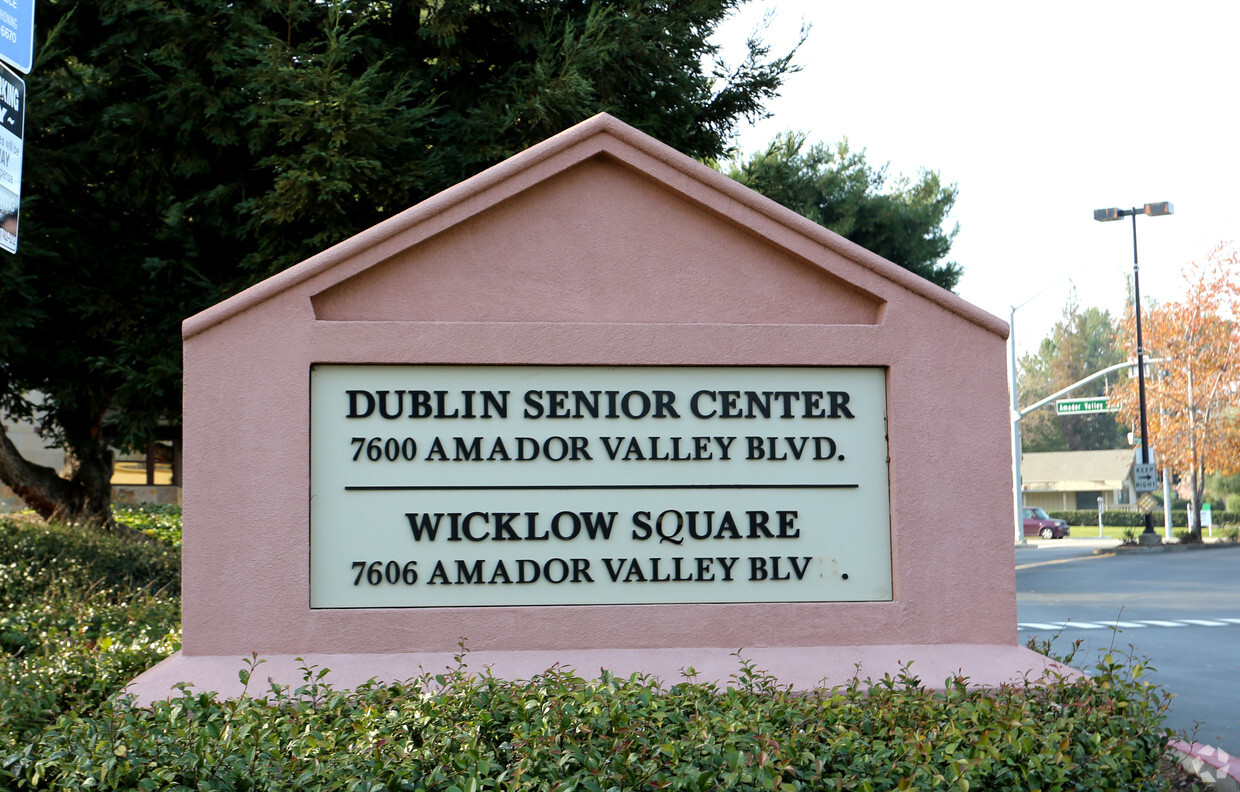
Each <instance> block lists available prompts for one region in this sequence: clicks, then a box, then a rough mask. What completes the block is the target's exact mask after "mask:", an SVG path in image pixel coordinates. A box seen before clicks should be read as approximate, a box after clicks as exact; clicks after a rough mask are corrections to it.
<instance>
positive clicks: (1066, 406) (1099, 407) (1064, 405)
mask: <svg viewBox="0 0 1240 792" xmlns="http://www.w3.org/2000/svg"><path fill="white" fill-rule="evenodd" d="M1105 412H1117V410H1116V409H1115V408H1114V407H1110V406H1108V402H1107V398H1106V397H1105V396H1098V397H1094V398H1090V399H1060V400H1059V401H1057V402H1055V414H1056V415H1082V414H1085V413H1105Z"/></svg>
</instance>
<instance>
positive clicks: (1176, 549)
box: [1094, 542, 1240, 555]
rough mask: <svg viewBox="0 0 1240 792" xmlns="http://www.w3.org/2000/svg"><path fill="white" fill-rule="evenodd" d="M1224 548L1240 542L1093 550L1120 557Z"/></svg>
mask: <svg viewBox="0 0 1240 792" xmlns="http://www.w3.org/2000/svg"><path fill="white" fill-rule="evenodd" d="M1226 547H1240V542H1200V543H1197V542H1194V543H1193V544H1157V545H1146V546H1144V547H1143V546H1141V545H1123V544H1122V545H1118V546H1116V547H1112V548H1110V549H1107V550H1102V548H1098V549H1096V550H1094V555H1098V554H1099V553H1100V552H1107V553H1118V554H1121V555H1131V554H1141V553H1183V552H1187V551H1189V550H1219V549H1222V548H1226Z"/></svg>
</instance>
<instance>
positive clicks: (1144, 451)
mask: <svg viewBox="0 0 1240 792" xmlns="http://www.w3.org/2000/svg"><path fill="white" fill-rule="evenodd" d="M1174 211H1175V207H1173V206H1172V205H1171V203H1170V202H1168V201H1161V202H1159V203H1147V204H1146V205H1145V206H1143V207H1141V208H1137V207H1133V208H1132V209H1095V210H1094V219H1095V220H1097V221H1099V222H1104V223H1105V222H1109V221H1112V220H1119V219H1121V218H1124V217H1131V218H1132V297H1133V310H1134V312H1135V313H1136V317H1137V394H1138V398H1139V403H1140V410H1141V463H1142V464H1144V465H1148V464H1150V433H1149V425H1148V422H1147V420H1146V412H1145V347H1144V345H1143V341H1142V338H1141V276H1140V271H1139V269H1138V267H1137V215H1139V214H1143V215H1149V216H1150V217H1161V216H1162V215H1169V214H1172V213H1173V212H1174ZM1163 475H1166V471H1163ZM1163 508H1164V509H1169V508H1170V504H1167V503H1164V504H1163ZM1159 541H1160V540H1159V538H1158V534H1156V533H1154V519H1153V517H1151V516H1150V515H1149V514H1148V513H1147V514H1146V515H1145V531H1143V532H1142V534H1141V538H1140V542H1141V544H1158V543H1159Z"/></svg>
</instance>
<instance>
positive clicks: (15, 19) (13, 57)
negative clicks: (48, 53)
mask: <svg viewBox="0 0 1240 792" xmlns="http://www.w3.org/2000/svg"><path fill="white" fill-rule="evenodd" d="M0 59H3V60H4V61H5V62H6V63H8V64H9V65H11V66H12V67H13V68H14V69H17V70H18V71H19V72H21V73H22V74H29V73H30V67H31V66H32V65H34V0H0Z"/></svg>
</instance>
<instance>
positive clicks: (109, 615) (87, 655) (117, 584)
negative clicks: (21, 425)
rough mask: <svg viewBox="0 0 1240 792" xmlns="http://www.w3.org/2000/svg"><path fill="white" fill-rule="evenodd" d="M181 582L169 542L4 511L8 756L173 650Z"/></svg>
mask: <svg viewBox="0 0 1240 792" xmlns="http://www.w3.org/2000/svg"><path fill="white" fill-rule="evenodd" d="M180 581H181V572H180V558H179V553H177V552H176V551H175V550H174V549H173V548H171V547H169V546H167V545H165V544H162V543H158V542H134V541H132V540H130V539H128V538H125V537H121V536H118V535H115V534H110V533H105V532H101V531H97V530H93V529H84V528H77V527H67V526H60V525H45V524H43V523H41V522H34V521H30V520H13V519H0V757H3V756H4V755H6V754H7V753H11V752H12V751H13V750H17V749H18V747H19V746H20V745H22V744H23V741H25V740H27V739H29V738H31V737H32V736H34V735H37V734H38V733H39V732H40V731H41V730H42V729H43V728H45V727H46V726H47V725H48V724H50V723H52V722H54V721H55V720H56V719H57V718H58V717H60V716H61V715H62V713H65V712H70V713H87V712H91V711H93V710H94V709H95V708H97V707H98V706H100V705H101V704H103V703H104V702H105V701H107V699H108V698H109V697H110V696H113V695H115V694H116V693H117V692H118V691H119V690H120V689H121V688H122V687H123V686H124V685H125V684H126V683H127V682H128V681H129V680H130V679H132V678H133V677H134V676H136V675H137V674H139V673H141V672H142V671H144V670H145V669H146V668H148V667H150V666H151V665H152V664H154V663H155V662H158V661H159V660H161V659H162V658H164V657H166V656H168V655H169V654H171V653H172V652H173V651H175V650H176V649H177V648H178V645H179V643H178V642H179V632H180V615H181V614H180ZM0 777H2V776H0ZM0 788H4V785H3V784H0Z"/></svg>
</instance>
